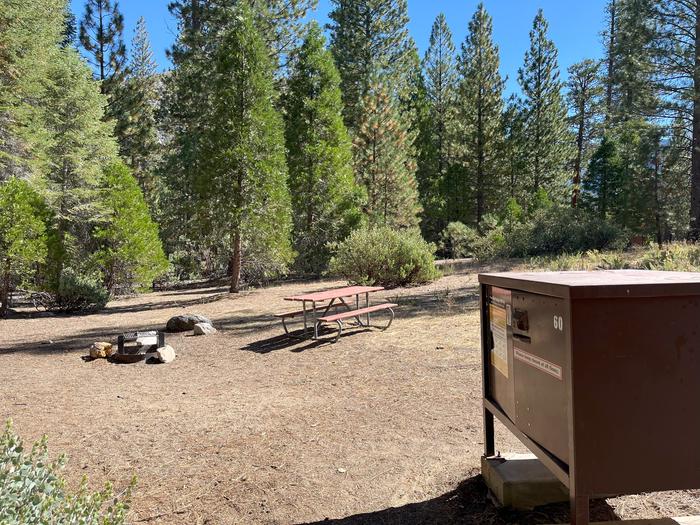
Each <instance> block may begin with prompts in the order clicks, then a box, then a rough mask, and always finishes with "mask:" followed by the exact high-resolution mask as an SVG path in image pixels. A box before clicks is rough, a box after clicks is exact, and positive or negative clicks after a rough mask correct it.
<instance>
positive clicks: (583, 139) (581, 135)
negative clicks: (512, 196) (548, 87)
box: [567, 59, 603, 208]
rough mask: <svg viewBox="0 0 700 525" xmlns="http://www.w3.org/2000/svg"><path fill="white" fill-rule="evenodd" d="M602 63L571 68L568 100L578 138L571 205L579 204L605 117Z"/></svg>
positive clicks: (592, 61)
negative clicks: (598, 132)
mask: <svg viewBox="0 0 700 525" xmlns="http://www.w3.org/2000/svg"><path fill="white" fill-rule="evenodd" d="M599 69H600V63H598V62H596V61H594V60H590V59H586V60H584V61H582V62H577V63H576V64H573V65H572V66H570V67H569V80H568V82H567V86H568V92H567V99H568V102H569V108H570V118H569V120H570V122H571V127H572V130H573V132H574V134H575V135H576V156H575V157H574V175H573V178H572V193H571V205H572V206H573V207H574V208H575V207H576V205H577V203H578V198H579V193H580V186H581V174H582V171H583V167H584V166H585V165H586V164H587V159H588V158H589V156H590V154H591V150H592V148H593V138H594V135H595V133H596V128H597V126H598V124H599V122H600V116H601V113H602V107H601V106H602V100H601V98H602V96H603V86H602V84H601V83H600V77H599V74H598V72H599Z"/></svg>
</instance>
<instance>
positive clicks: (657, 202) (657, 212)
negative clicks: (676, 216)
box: [654, 144, 663, 248]
mask: <svg viewBox="0 0 700 525" xmlns="http://www.w3.org/2000/svg"><path fill="white" fill-rule="evenodd" d="M659 148H660V144H659V145H657V148H656V155H655V156H654V223H655V225H656V244H657V245H658V247H659V248H661V245H662V244H663V232H662V231H661V226H662V225H661V199H660V196H659V191H660V188H659V179H660V171H661V170H660V167H661V166H660V164H661V160H660V159H659V155H660V152H659Z"/></svg>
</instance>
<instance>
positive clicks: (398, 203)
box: [354, 84, 421, 228]
mask: <svg viewBox="0 0 700 525" xmlns="http://www.w3.org/2000/svg"><path fill="white" fill-rule="evenodd" d="M362 109H363V113H362V117H361V118H362V120H361V122H360V124H359V127H358V130H357V133H356V135H355V140H354V146H355V174H356V176H357V178H358V179H359V180H360V181H361V182H362V183H363V184H364V185H365V187H366V188H367V207H366V210H367V215H368V219H369V221H370V223H371V224H384V225H389V226H392V227H395V228H406V227H412V226H417V225H418V213H419V212H420V211H421V207H420V204H419V202H418V188H417V183H416V178H415V170H416V166H415V161H414V160H413V157H412V154H413V139H414V137H413V136H412V134H411V133H410V132H409V131H408V130H407V129H406V125H405V123H404V121H403V119H402V117H401V115H400V114H399V112H398V108H397V104H396V103H395V102H394V100H393V99H392V97H391V95H390V94H389V91H388V89H387V88H386V87H385V86H383V85H381V84H375V85H374V86H373V87H372V89H371V90H370V91H369V93H368V95H367V96H366V97H365V98H364V100H363V103H362Z"/></svg>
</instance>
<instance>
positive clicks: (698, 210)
mask: <svg viewBox="0 0 700 525" xmlns="http://www.w3.org/2000/svg"><path fill="white" fill-rule="evenodd" d="M690 159H691V161H690V165H691V168H690V231H689V232H688V237H689V239H690V240H691V241H697V240H699V239H700V2H698V3H697V4H696V6H695V68H694V70H693V138H692V151H691V154H690Z"/></svg>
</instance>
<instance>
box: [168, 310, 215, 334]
mask: <svg viewBox="0 0 700 525" xmlns="http://www.w3.org/2000/svg"><path fill="white" fill-rule="evenodd" d="M197 323H209V324H211V321H210V320H209V319H207V318H206V317H204V316H203V315H197V314H183V315H176V316H175V317H171V318H170V319H168V324H166V325H165V331H166V332H189V331H190V330H193V329H194V325H196V324H197Z"/></svg>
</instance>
